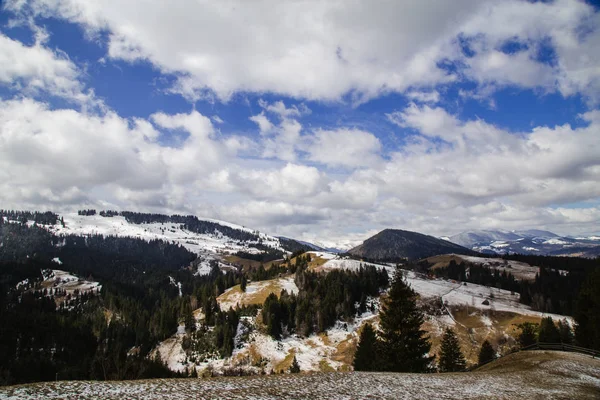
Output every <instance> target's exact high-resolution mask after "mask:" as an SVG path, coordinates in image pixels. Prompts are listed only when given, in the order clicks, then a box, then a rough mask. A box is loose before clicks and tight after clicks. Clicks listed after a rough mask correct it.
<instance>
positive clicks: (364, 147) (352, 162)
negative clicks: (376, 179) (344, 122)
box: [306, 128, 381, 167]
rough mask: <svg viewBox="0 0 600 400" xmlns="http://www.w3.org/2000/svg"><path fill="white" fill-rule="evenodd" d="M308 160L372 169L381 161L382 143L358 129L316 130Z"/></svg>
mask: <svg viewBox="0 0 600 400" xmlns="http://www.w3.org/2000/svg"><path fill="white" fill-rule="evenodd" d="M309 140H310V144H309V145H308V147H307V149H306V150H307V152H308V154H309V155H308V159H309V160H311V161H314V162H318V163H321V164H325V165H329V166H333V167H338V166H341V167H368V166H370V167H372V166H374V165H375V164H377V163H378V162H379V161H380V157H379V154H378V153H379V152H380V151H381V143H380V142H379V139H377V137H375V136H374V135H373V134H371V133H369V132H365V131H361V130H358V129H346V128H340V129H336V130H316V131H315V132H314V133H313V135H312V136H311V137H310V138H309Z"/></svg>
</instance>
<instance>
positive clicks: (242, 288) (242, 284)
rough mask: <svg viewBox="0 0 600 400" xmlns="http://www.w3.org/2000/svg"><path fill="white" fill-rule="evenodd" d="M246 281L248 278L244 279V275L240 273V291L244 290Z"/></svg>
mask: <svg viewBox="0 0 600 400" xmlns="http://www.w3.org/2000/svg"><path fill="white" fill-rule="evenodd" d="M247 283H248V280H247V279H246V276H245V275H242V281H241V282H240V289H241V290H242V292H245V291H246V284H247Z"/></svg>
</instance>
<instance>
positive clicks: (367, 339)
mask: <svg viewBox="0 0 600 400" xmlns="http://www.w3.org/2000/svg"><path fill="white" fill-rule="evenodd" d="M378 351H379V349H378V342H377V336H376V335H375V330H373V327H372V326H371V324H369V323H367V324H366V325H365V327H364V328H363V330H362V332H361V333H360V341H359V342H358V347H357V348H356V353H354V362H353V363H352V365H353V366H354V370H355V371H377V370H378V369H379V367H380V363H379V360H378V357H377V356H378Z"/></svg>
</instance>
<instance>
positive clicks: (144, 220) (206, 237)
mask: <svg viewBox="0 0 600 400" xmlns="http://www.w3.org/2000/svg"><path fill="white" fill-rule="evenodd" d="M0 218H1V219H2V220H3V221H6V222H13V223H28V224H36V225H40V226H43V227H45V228H47V229H48V230H50V231H51V232H53V233H55V234H57V235H69V234H75V235H89V234H101V235H104V236H121V237H127V236H128V237H140V238H146V239H147V240H151V239H161V240H166V241H171V242H172V241H175V242H178V243H180V244H182V245H184V246H185V247H187V248H188V249H189V250H191V251H193V252H196V253H199V252H206V251H209V252H214V251H216V250H218V249H225V248H227V250H228V251H229V252H235V251H241V252H242V253H246V254H266V256H265V257H264V258H266V259H276V258H282V257H283V255H284V253H285V252H290V253H293V252H296V251H306V250H310V249H311V247H310V246H308V245H306V244H304V243H300V242H298V241H296V240H293V239H288V238H277V237H274V236H270V235H267V234H265V233H262V232H259V231H257V230H253V229H248V228H246V227H243V226H240V225H236V224H231V223H228V222H224V221H217V220H207V219H201V218H198V217H196V216H194V215H178V214H174V215H165V214H156V213H139V212H133V211H112V210H103V211H100V212H97V211H96V210H95V209H86V210H79V211H78V212H77V213H76V214H64V215H58V214H56V213H53V212H49V211H48V212H29V211H12V210H0ZM255 257H256V256H255Z"/></svg>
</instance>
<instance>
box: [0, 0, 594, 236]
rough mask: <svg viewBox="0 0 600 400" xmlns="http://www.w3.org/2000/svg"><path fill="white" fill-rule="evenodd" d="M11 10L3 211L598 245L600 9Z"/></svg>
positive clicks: (124, 3)
mask: <svg viewBox="0 0 600 400" xmlns="http://www.w3.org/2000/svg"><path fill="white" fill-rule="evenodd" d="M0 4H1V7H2V8H1V9H0V66H1V67H0V208H9V209H29V210H47V209H48V210H53V211H57V212H68V211H74V210H77V209H81V208H96V209H115V210H136V211H149V212H160V213H186V214H195V215H198V216H200V217H207V218H216V219H222V220H225V221H229V222H234V223H238V224H242V225H245V226H248V227H252V228H255V229H260V230H263V231H265V232H267V233H270V234H277V235H283V236H288V237H293V238H297V239H302V240H312V241H319V242H320V243H324V244H340V243H348V242H352V241H357V240H363V239H365V238H367V237H368V236H370V235H372V234H374V233H376V232H378V231H380V230H382V229H385V228H398V229H407V230H414V231H418V232H423V233H427V234H432V235H438V236H440V235H452V234H456V233H459V232H462V231H467V230H474V229H507V230H513V229H530V228H538V229H548V230H551V231H553V232H556V233H559V234H563V235H580V234H592V233H598V232H599V230H600V228H599V226H600V11H599V10H600V8H599V6H598V4H597V3H594V2H591V1H587V2H586V1H576V0H555V1H543V2H542V1H537V2H536V1H512V0H507V1H486V0H456V1H434V0H430V1H428V0H424V1H384V0H381V1H366V0H365V1H359V0H351V1H347V0H339V1H336V0H331V1H308V0H307V1H286V2H282V1H275V0H273V1H260V0H257V1H243V0H239V1H234V0H231V1H230V0H224V1H218V2H217V1H202V0H195V1H192V0H173V1H169V2H165V1H161V0H143V1H142V0H137V1H129V0H95V1H86V0H4V1H3V2H1V3H0Z"/></svg>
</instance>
